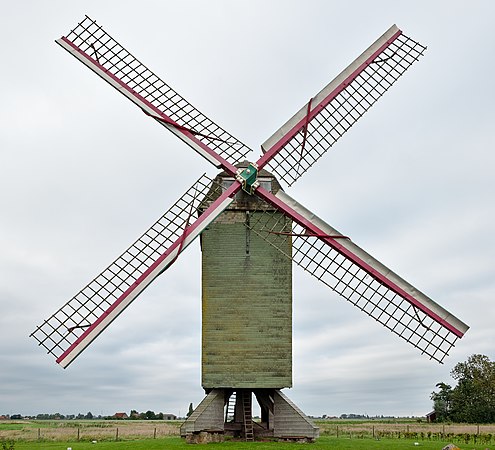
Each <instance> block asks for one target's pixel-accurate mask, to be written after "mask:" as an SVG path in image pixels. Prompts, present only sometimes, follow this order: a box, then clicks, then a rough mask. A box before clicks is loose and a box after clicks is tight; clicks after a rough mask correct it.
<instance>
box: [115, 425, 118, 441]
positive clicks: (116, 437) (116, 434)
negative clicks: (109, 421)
mask: <svg viewBox="0 0 495 450" xmlns="http://www.w3.org/2000/svg"><path fill="white" fill-rule="evenodd" d="M115 440H116V441H118V440H119V428H118V427H117V430H116V431H115Z"/></svg>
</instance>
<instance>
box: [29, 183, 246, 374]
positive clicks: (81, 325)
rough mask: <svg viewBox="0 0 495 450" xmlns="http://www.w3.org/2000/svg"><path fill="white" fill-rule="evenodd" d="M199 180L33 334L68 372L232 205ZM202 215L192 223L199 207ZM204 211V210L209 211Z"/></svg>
mask: <svg viewBox="0 0 495 450" xmlns="http://www.w3.org/2000/svg"><path fill="white" fill-rule="evenodd" d="M212 185H213V186H215V185H214V184H213V181H212V180H211V179H209V178H208V177H207V176H206V175H203V176H202V177H201V178H200V179H199V180H198V181H196V182H195V183H194V184H193V186H192V187H191V188H190V189H189V190H188V191H187V192H186V193H185V194H184V195H183V196H182V197H181V198H180V199H179V200H178V201H177V202H176V203H175V204H174V205H173V206H172V207H171V208H170V209H169V210H168V211H167V212H166V213H165V214H163V216H162V217H160V219H158V221H156V222H155V223H154V224H153V225H152V226H151V228H150V229H149V230H147V231H146V232H145V233H144V234H143V235H142V236H141V237H140V238H139V239H138V240H137V241H136V242H134V244H132V245H131V246H130V247H129V248H128V249H127V250H126V251H125V252H124V253H123V254H122V255H121V256H119V257H118V258H117V259H116V260H115V261H114V262H113V263H112V264H110V266H108V267H107V268H106V269H105V270H104V271H103V272H102V273H101V274H100V275H98V276H97V277H96V278H95V279H94V280H93V281H92V282H91V283H89V284H88V285H87V286H86V287H84V288H83V289H82V290H81V291H79V293H77V294H76V295H75V296H74V297H73V298H72V299H71V300H69V301H68V302H67V303H66V304H65V305H64V306H62V307H61V308H60V309H59V310H58V311H57V312H55V313H54V314H53V315H52V316H50V317H49V318H48V319H47V320H45V321H44V322H43V323H42V324H41V325H39V326H38V327H37V328H36V330H35V331H34V332H33V333H31V336H32V337H34V338H35V339H36V340H37V341H38V343H39V345H41V346H43V347H44V348H45V349H46V350H47V351H48V353H50V354H52V355H53V356H54V357H55V358H56V359H57V362H58V363H59V364H60V365H61V366H62V367H64V368H65V367H67V366H68V365H69V364H70V363H71V362H72V361H73V360H74V359H75V358H76V357H77V356H78V355H79V354H80V353H81V352H82V351H83V350H84V349H85V348H86V347H87V346H88V345H89V344H90V343H91V342H92V341H93V340H94V339H95V338H96V337H97V336H98V335H99V334H100V333H101V332H102V331H103V330H104V329H105V328H106V327H107V326H108V325H109V324H110V323H111V322H112V321H113V320H114V319H115V318H116V317H117V316H118V315H119V314H120V313H122V311H124V309H125V308H127V306H129V305H130V303H131V302H132V301H133V300H135V299H136V298H137V296H138V295H139V294H140V293H141V292H142V291H143V290H144V289H145V288H146V287H147V286H148V285H149V284H150V283H151V282H152V281H153V280H154V279H155V278H156V277H157V276H158V275H160V274H161V273H162V272H163V271H164V270H166V269H167V268H168V267H170V265H171V264H172V263H173V262H174V261H175V260H176V259H177V257H178V256H179V254H180V253H181V251H182V250H184V249H185V248H186V247H187V246H188V245H189V244H190V243H191V242H192V241H193V240H194V239H195V238H196V237H197V236H198V235H199V234H200V233H201V232H202V230H204V229H205V228H206V227H207V226H208V225H209V224H210V223H211V222H212V221H213V220H214V219H215V218H216V217H217V216H218V215H219V214H220V213H221V212H222V211H223V210H224V209H225V208H226V207H227V206H228V205H229V204H230V203H231V202H232V198H231V196H232V195H233V194H234V193H235V191H236V190H238V189H239V184H238V183H234V184H233V185H232V186H231V187H230V189H228V190H226V191H225V192H224V193H223V194H221V195H219V193H221V192H222V188H221V186H217V189H213V188H212ZM200 206H201V208H202V209H204V212H202V214H201V215H200V217H199V218H197V219H196V218H195V215H196V214H197V211H198V208H199V207H200ZM207 206H208V207H207Z"/></svg>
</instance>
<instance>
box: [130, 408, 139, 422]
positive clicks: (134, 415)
mask: <svg viewBox="0 0 495 450" xmlns="http://www.w3.org/2000/svg"><path fill="white" fill-rule="evenodd" d="M138 418H139V413H138V412H137V411H136V410H135V409H131V412H130V413H129V419H133V420H136V419H138Z"/></svg>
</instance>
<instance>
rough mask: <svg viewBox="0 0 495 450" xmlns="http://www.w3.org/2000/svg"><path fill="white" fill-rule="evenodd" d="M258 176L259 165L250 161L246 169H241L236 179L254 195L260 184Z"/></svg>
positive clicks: (245, 189) (246, 190)
mask: <svg viewBox="0 0 495 450" xmlns="http://www.w3.org/2000/svg"><path fill="white" fill-rule="evenodd" d="M257 178H258V166H257V165H256V164H255V163H249V165H248V166H247V167H246V168H245V169H244V170H243V169H239V170H238V171H237V173H236V179H237V181H239V183H241V185H242V190H243V191H244V192H247V193H248V194H249V195H253V194H254V191H255V190H256V188H257V187H258V186H259V185H260V183H259V181H258V179H257Z"/></svg>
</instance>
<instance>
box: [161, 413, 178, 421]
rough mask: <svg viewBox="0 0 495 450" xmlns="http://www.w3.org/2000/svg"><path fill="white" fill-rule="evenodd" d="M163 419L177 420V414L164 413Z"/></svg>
mask: <svg viewBox="0 0 495 450" xmlns="http://www.w3.org/2000/svg"><path fill="white" fill-rule="evenodd" d="M163 420H177V416H176V415H175V414H164V415H163Z"/></svg>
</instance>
